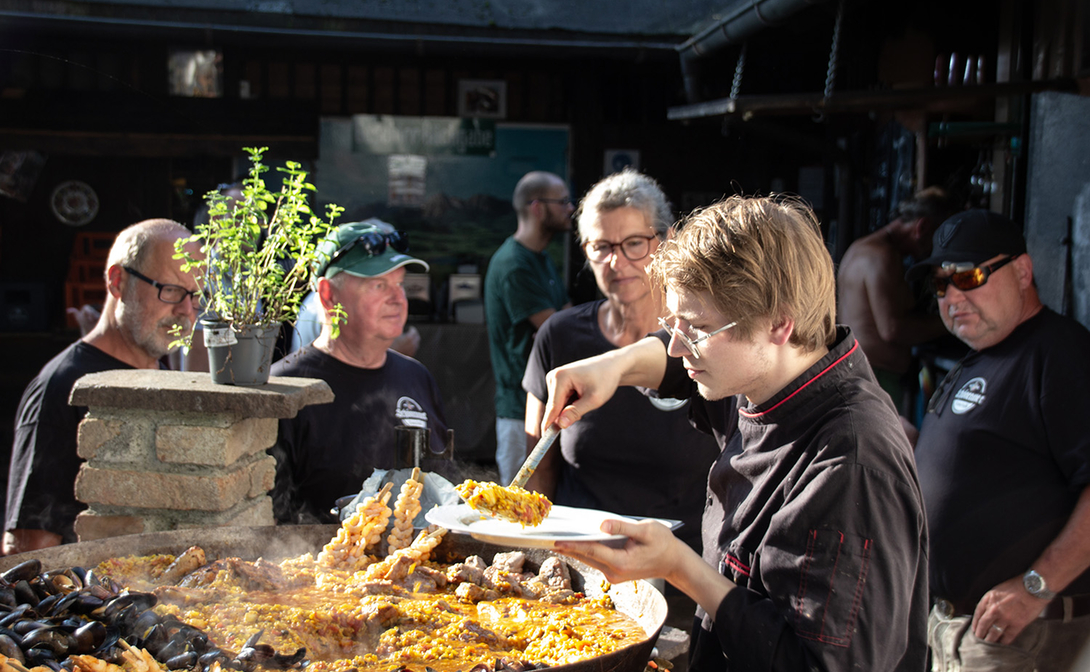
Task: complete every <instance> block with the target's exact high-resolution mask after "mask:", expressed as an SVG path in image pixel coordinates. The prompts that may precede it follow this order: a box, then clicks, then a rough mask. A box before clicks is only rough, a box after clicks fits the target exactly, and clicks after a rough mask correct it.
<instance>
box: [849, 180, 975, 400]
mask: <svg viewBox="0 0 1090 672" xmlns="http://www.w3.org/2000/svg"><path fill="white" fill-rule="evenodd" d="M953 211H954V209H953V208H952V207H951V204H950V199H949V197H948V196H947V195H946V192H945V191H943V190H942V189H940V188H938V187H929V188H927V189H924V190H923V191H920V192H918V193H917V194H916V195H915V196H914V197H912V198H910V199H907V200H904V201H901V203H899V204H898V206H897V208H896V210H895V211H894V219H893V221H891V222H890V223H889V224H887V225H886V226H884V227H882V228H881V229H878V230H877V231H875V232H874V233H871V234H869V235H867V236H864V237H863V238H860V239H859V240H857V241H855V242H854V243H852V244H851V246H849V247H848V251H847V252H845V253H844V258H843V259H842V260H841V261H840V268H839V270H838V271H837V276H836V281H837V283H836V284H837V297H836V298H837V307H838V310H839V315H838V316H837V322H839V323H841V324H846V325H848V326H850V327H851V328H852V331H853V332H854V333H855V337H856V339H858V341H859V344H860V345H861V346H862V347H863V352H864V353H865V354H866V355H867V359H868V360H870V365H871V368H873V369H874V375H875V377H877V378H878V382H879V383H880V384H881V386H882V389H884V390H885V391H886V392H888V393H889V395H890V397H892V398H893V403H894V405H895V406H896V407H897V408H898V410H900V411H901V412H902V413H904V412H905V409H904V408H903V404H904V393H905V390H904V386H903V384H902V378H903V376H904V374H905V373H906V372H907V371H908V369H909V365H910V364H911V359H912V346H913V345H918V344H920V343H925V342H927V341H930V340H934V339H936V338H939V337H941V336H942V335H943V334H945V333H946V329H945V327H943V324H942V320H941V319H940V318H939V316H938V315H930V314H926V313H923V312H920V311H919V310H917V306H916V299H915V297H914V296H913V295H912V291H911V289H910V287H909V285H908V283H907V282H905V279H904V277H905V266H904V258H905V257H906V256H908V255H911V256H912V257H913V258H915V259H923V258H924V257H926V256H927V255H928V254H930V253H931V236H932V234H934V232H935V229H937V228H938V226H939V224H942V223H943V222H944V221H945V220H946V218H947V217H948V216H949V215H951V214H953Z"/></svg>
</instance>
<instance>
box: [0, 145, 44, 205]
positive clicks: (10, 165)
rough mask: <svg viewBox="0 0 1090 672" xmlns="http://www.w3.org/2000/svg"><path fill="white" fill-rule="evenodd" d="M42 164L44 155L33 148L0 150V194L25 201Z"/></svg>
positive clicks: (36, 179) (35, 182) (32, 189)
mask: <svg viewBox="0 0 1090 672" xmlns="http://www.w3.org/2000/svg"><path fill="white" fill-rule="evenodd" d="M44 165H45V155H44V154H41V153H39V152H36V151H34V150H21V151H12V150H3V151H0V194H2V195H4V196H7V197H8V198H14V199H15V200H17V201H20V202H22V203H26V201H27V199H28V198H30V192H32V191H34V185H35V184H37V182H38V175H40V174H41V172H42V167H43V166H44Z"/></svg>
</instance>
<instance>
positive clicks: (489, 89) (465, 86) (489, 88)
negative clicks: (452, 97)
mask: <svg viewBox="0 0 1090 672" xmlns="http://www.w3.org/2000/svg"><path fill="white" fill-rule="evenodd" d="M458 116H459V117H483V118H485V119H504V118H506V117H507V82H505V81H503V80H502V79H460V80H458Z"/></svg>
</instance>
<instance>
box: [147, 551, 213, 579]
mask: <svg viewBox="0 0 1090 672" xmlns="http://www.w3.org/2000/svg"><path fill="white" fill-rule="evenodd" d="M206 562H208V560H207V559H206V557H205V553H204V549H203V548H201V547H200V546H190V547H189V548H187V549H185V551H184V552H183V553H182V554H181V555H179V556H178V557H177V558H175V559H174V562H172V563H170V566H169V567H167V568H166V569H164V570H163V573H162V574H160V575H159V582H160V583H161V584H164V585H173V584H175V583H178V582H179V581H181V580H182V578H183V577H185V576H186V575H187V574H189V573H191V572H194V571H196V570H197V569H199V568H201V567H203V566H204V563H206Z"/></svg>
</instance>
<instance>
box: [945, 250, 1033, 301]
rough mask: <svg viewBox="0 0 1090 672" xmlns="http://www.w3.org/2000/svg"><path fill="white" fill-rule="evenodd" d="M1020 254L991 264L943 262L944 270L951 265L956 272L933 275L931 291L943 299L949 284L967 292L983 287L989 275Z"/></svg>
mask: <svg viewBox="0 0 1090 672" xmlns="http://www.w3.org/2000/svg"><path fill="white" fill-rule="evenodd" d="M1018 256H1019V255H1017V254H1016V255H1014V256H1013V257H1007V258H1006V259H1000V260H999V261H997V262H995V263H994V264H991V265H989V266H970V265H969V264H967V263H966V264H943V266H942V267H943V269H944V270H948V269H949V267H950V266H953V268H954V272H953V273H952V274H950V275H948V276H945V277H940V276H937V275H932V276H931V291H933V292H935V296H937V297H939V298H940V299H941V298H942V297H944V296H946V288H947V287H948V286H949V285H953V286H955V287H957V288H958V289H960V290H961V291H963V292H967V291H969V290H970V289H976V288H977V287H983V286H984V285H985V284H987V282H988V276H990V275H991V274H992V273H995V272H996V271H998V270H999V269H1001V268H1003V267H1004V266H1006V265H1007V264H1009V263H1010V262H1011V260H1013V259H1016V258H1018Z"/></svg>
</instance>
